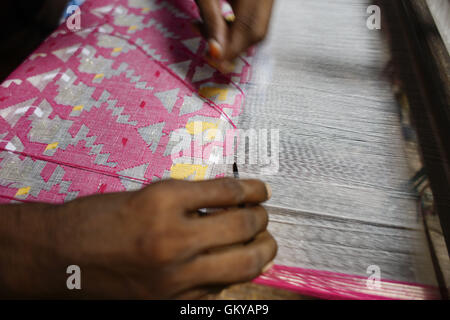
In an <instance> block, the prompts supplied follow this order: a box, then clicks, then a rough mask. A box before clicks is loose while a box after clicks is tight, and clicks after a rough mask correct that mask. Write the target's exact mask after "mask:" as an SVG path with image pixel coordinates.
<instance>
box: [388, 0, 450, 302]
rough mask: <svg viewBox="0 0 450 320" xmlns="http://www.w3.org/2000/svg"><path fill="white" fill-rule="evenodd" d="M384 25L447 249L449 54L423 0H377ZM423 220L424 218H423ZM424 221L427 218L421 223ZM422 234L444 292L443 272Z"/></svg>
mask: <svg viewBox="0 0 450 320" xmlns="http://www.w3.org/2000/svg"><path fill="white" fill-rule="evenodd" d="M379 4H380V6H382V7H383V9H384V10H383V14H384V15H385V17H384V18H385V22H386V24H387V26H388V31H389V32H388V33H389V36H390V41H389V42H390V46H391V51H392V59H393V65H394V66H395V68H396V70H395V71H396V75H397V76H398V77H399V79H400V81H401V84H402V88H401V89H402V90H403V91H404V93H405V94H406V96H407V98H408V103H409V107H410V112H411V121H412V123H413V125H414V127H415V129H416V131H417V135H418V143H419V148H420V153H421V158H422V162H423V164H424V166H425V168H426V173H427V176H428V179H429V183H430V187H431V189H432V192H433V198H434V210H435V212H436V213H437V214H438V216H439V220H440V224H441V227H442V231H443V236H444V238H445V242H446V244H447V250H450V80H449V70H450V58H449V53H448V51H447V48H446V46H445V44H444V42H443V40H442V38H441V36H440V33H439V30H438V29H437V27H436V24H435V21H434V18H433V16H432V14H431V12H430V10H429V7H428V5H427V3H426V1H425V0H396V1H386V0H383V1H379ZM424 221H425V220H424ZM425 226H426V224H425ZM425 231H426V236H427V239H428V242H429V245H430V252H431V256H432V259H433V265H434V268H435V272H436V277H437V280H438V283H439V285H440V288H441V290H440V291H441V295H442V297H443V298H448V288H446V287H447V285H446V284H445V277H444V275H443V273H442V270H441V269H440V266H439V261H438V258H437V255H436V252H435V251H434V248H433V245H432V243H431V237H430V233H429V230H427V226H426V230H425Z"/></svg>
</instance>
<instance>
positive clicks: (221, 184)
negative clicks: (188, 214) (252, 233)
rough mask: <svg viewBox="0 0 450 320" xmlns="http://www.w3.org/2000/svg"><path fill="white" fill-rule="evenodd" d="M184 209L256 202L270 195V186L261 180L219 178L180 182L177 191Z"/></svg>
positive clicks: (262, 200) (266, 198)
mask: <svg viewBox="0 0 450 320" xmlns="http://www.w3.org/2000/svg"><path fill="white" fill-rule="evenodd" d="M177 196H178V197H179V200H180V203H181V205H182V206H183V209H184V210H186V211H194V210H197V209H200V208H222V207H231V206H238V205H241V204H258V203H261V202H264V201H266V200H268V199H269V198H270V196H271V190H270V187H269V186H268V185H267V184H265V183H264V182H262V181H261V180H256V179H248V180H244V179H243V180H238V179H233V178H221V179H214V180H205V181H194V182H188V181H185V183H182V184H180V190H179V191H177Z"/></svg>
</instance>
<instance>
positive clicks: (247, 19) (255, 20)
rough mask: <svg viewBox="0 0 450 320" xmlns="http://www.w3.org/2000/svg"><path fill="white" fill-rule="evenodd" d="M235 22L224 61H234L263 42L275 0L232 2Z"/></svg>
mask: <svg viewBox="0 0 450 320" xmlns="http://www.w3.org/2000/svg"><path fill="white" fill-rule="evenodd" d="M231 5H232V7H233V10H234V13H235V16H236V18H235V20H234V23H233V24H232V26H231V32H230V34H229V39H228V43H227V46H226V50H225V53H224V55H223V59H224V60H225V61H232V60H234V59H235V58H236V57H237V56H238V55H239V54H240V53H242V52H244V51H246V50H247V49H248V48H249V47H251V46H252V45H254V44H256V43H258V42H260V41H262V40H263V39H264V37H265V35H266V33H267V29H268V26H269V21H270V16H271V12H272V6H273V0H259V1H254V0H239V1H232V2H231Z"/></svg>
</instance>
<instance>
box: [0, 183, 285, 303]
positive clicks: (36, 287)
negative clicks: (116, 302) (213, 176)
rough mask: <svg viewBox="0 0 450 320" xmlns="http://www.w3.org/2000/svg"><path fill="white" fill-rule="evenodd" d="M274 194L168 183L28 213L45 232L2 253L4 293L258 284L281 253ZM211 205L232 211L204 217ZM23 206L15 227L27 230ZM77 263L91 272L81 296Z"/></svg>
mask: <svg viewBox="0 0 450 320" xmlns="http://www.w3.org/2000/svg"><path fill="white" fill-rule="evenodd" d="M269 193H270V192H269V191H268V190H267V189H266V186H265V184H264V183H263V182H261V181H259V180H236V179H229V178H226V179H218V180H209V181H202V182H187V181H177V180H168V181H163V182H159V183H155V184H153V185H151V186H148V187H146V188H144V189H142V190H140V191H136V192H123V193H114V194H106V195H95V196H90V197H86V198H80V199H78V200H74V201H72V202H69V203H66V204H64V205H61V206H49V207H44V209H42V212H41V213H35V214H34V215H33V214H30V213H28V217H29V218H30V219H29V221H30V222H31V223H33V224H37V225H38V226H35V227H28V228H27V229H25V230H16V231H17V232H21V234H25V235H22V236H19V237H18V238H20V241H18V240H17V239H14V240H13V241H11V243H13V244H14V245H12V246H10V249H12V250H13V251H12V252H11V251H8V252H7V253H5V252H4V253H0V255H3V256H2V257H0V258H2V259H0V260H2V261H3V265H2V268H1V270H0V271H1V273H0V274H2V278H3V279H2V280H3V281H2V282H3V283H0V285H3V286H6V288H8V290H6V291H5V292H6V295H7V293H8V292H9V293H11V294H13V295H15V296H22V297H42V296H44V297H45V296H53V297H64V296H70V297H88V298H89V297H101V298H104V297H110V298H177V297H189V298H195V297H196V295H197V294H204V293H206V290H207V288H208V287H209V286H212V285H224V284H229V283H234V282H241V281H246V280H250V279H252V278H254V277H256V276H257V275H259V274H260V273H261V271H262V270H263V268H264V266H265V265H267V263H269V262H270V261H271V260H272V259H273V258H274V256H275V254H276V248H277V246H276V243H275V241H274V239H273V238H272V236H271V235H270V234H269V233H268V232H267V231H266V226H267V221H268V217H267V212H266V211H265V209H264V208H263V207H262V206H261V205H259V203H261V202H263V201H265V200H267V199H268V197H269V196H270V195H269ZM241 204H245V207H242V206H239V207H238V205H241ZM26 206H31V207H28V209H26V210H27V211H28V212H29V211H30V210H33V209H32V205H26ZM13 207H14V206H11V207H10V208H13ZM208 207H212V208H223V209H222V210H220V211H218V212H216V213H214V214H213V215H210V216H204V217H202V216H199V215H198V214H197V213H196V211H197V209H199V208H208ZM5 208H8V206H6V207H5ZM17 208H19V209H20V206H15V210H16V212H15V213H16V214H19V216H17V217H16V218H14V219H16V220H17V221H21V223H22V224H25V225H26V223H27V219H25V218H24V215H26V214H27V213H25V212H23V210H18V209H17ZM22 208H23V207H22ZM2 209H3V207H2ZM21 211H22V212H21ZM5 212H6V211H5ZM20 213H21V214H22V215H20ZM36 217H38V218H36ZM0 219H1V217H0ZM40 220H41V221H40ZM6 224H8V223H6ZM10 229H11V228H9V229H8V230H10ZM2 233H3V230H2ZM5 233H6V232H5ZM7 233H8V236H9V237H13V236H14V234H16V232H7ZM26 235H28V236H26ZM6 249H7V250H8V247H7V248H6ZM5 255H6V256H5ZM5 261H10V262H11V261H12V263H14V264H13V265H10V266H9V268H8V265H6V267H5V263H6V262H5ZM69 265H77V266H79V267H80V269H81V290H72V291H71V290H68V289H67V288H66V279H67V277H68V276H69V275H68V274H66V268H67V266H69ZM4 288H5V287H4ZM0 291H1V290H0Z"/></svg>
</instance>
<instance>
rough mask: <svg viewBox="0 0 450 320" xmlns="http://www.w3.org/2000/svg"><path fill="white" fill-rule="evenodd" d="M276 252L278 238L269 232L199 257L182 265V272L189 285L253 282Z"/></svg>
mask: <svg viewBox="0 0 450 320" xmlns="http://www.w3.org/2000/svg"><path fill="white" fill-rule="evenodd" d="M276 252H277V244H276V242H275V240H274V238H273V237H272V236H271V235H270V233H269V232H267V231H265V232H263V233H260V234H259V235H258V236H256V237H255V239H254V240H253V241H252V242H250V243H248V244H246V245H243V246H238V247H232V248H229V249H226V250H223V251H220V252H215V253H211V254H204V255H200V256H198V257H197V258H196V259H195V260H193V261H192V262H189V263H187V264H186V265H184V266H183V267H181V270H180V273H179V275H180V276H181V277H184V278H183V282H184V283H186V286H189V287H192V286H202V285H211V284H228V283H235V282H244V281H249V280H251V279H253V278H255V277H257V276H258V275H259V274H261V273H262V272H263V269H264V267H265V266H266V265H267V264H268V263H270V262H271V261H272V260H273V259H274V258H275V255H276Z"/></svg>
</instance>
